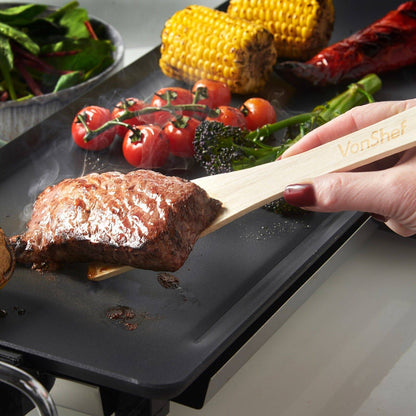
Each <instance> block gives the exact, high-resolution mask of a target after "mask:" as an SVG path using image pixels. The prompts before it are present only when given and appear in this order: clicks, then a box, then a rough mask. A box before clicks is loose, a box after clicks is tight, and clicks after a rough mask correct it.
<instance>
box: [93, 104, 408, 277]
mask: <svg viewBox="0 0 416 416" xmlns="http://www.w3.org/2000/svg"><path fill="white" fill-rule="evenodd" d="M415 144H416V107H415V108H411V109H409V110H406V111H403V112H401V113H399V114H397V115H395V116H392V117H390V118H387V119H385V120H383V121H380V122H379V123H376V124H373V125H372V126H369V127H366V128H364V129H362V130H359V131H356V132H354V133H352V134H349V135H347V136H344V137H341V138H339V139H337V140H334V141H331V142H329V143H326V144H324V145H321V146H319V147H317V148H314V149H312V150H309V151H307V152H304V153H301V154H298V155H295V156H292V157H290V158H287V159H282V160H279V161H276V162H271V163H267V164H264V165H261V166H257V167H254V168H250V169H244V170H240V171H235V172H231V173H224V174H220V175H213V176H206V177H202V178H198V179H196V180H194V182H195V183H196V184H197V185H199V186H200V187H201V188H204V189H205V190H206V191H207V192H208V194H209V195H210V196H211V197H213V198H216V199H218V200H220V201H221V202H222V203H223V209H222V211H221V212H220V214H219V216H218V217H217V219H216V220H215V221H214V222H213V223H212V224H211V225H210V226H209V227H208V228H207V229H206V230H205V231H204V232H202V234H201V237H202V236H204V235H207V234H209V233H211V232H213V231H215V230H217V229H219V228H221V227H223V226H224V225H226V224H228V223H230V222H231V221H234V220H235V219H237V218H239V217H241V216H243V215H245V214H246V213H248V212H250V211H253V210H255V209H257V208H259V207H261V206H263V205H264V204H266V203H269V202H271V201H273V200H275V199H277V198H280V197H281V196H282V195H283V191H284V189H285V188H286V186H287V185H289V184H295V183H301V182H305V181H307V180H308V179H311V178H314V177H317V176H320V175H323V174H326V173H330V172H340V171H348V170H353V169H355V168H358V167H361V166H364V165H367V164H369V163H371V162H374V161H376V160H379V159H382V158H385V157H387V156H390V155H392V154H395V153H398V152H401V151H403V150H406V149H409V148H411V147H413V146H414V145H415ZM129 269H130V268H129V267H117V266H114V265H105V264H91V265H90V266H89V270H88V278H89V279H91V280H103V279H107V278H109V277H111V276H115V275H117V274H120V273H122V272H125V271H127V270H129Z"/></svg>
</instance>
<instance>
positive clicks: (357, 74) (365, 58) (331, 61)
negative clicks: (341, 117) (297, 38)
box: [275, 1, 416, 86]
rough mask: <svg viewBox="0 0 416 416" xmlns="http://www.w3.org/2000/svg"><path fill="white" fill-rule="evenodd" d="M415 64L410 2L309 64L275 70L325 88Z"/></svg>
mask: <svg viewBox="0 0 416 416" xmlns="http://www.w3.org/2000/svg"><path fill="white" fill-rule="evenodd" d="M414 63H416V1H408V2H406V3H403V4H401V5H400V6H399V7H398V8H397V9H396V10H393V11H390V12H389V13H387V14H386V15H385V16H384V17H383V18H381V19H380V20H377V21H376V22H374V23H373V24H371V25H370V26H368V27H366V28H364V29H362V30H360V31H358V32H356V33H354V34H353V35H351V36H350V37H348V38H346V39H344V40H342V41H340V42H337V43H335V44H333V45H331V46H328V47H327V48H325V49H323V50H322V51H321V52H320V53H318V54H317V55H315V56H314V57H313V58H311V59H310V60H309V61H306V62H295V61H286V62H281V63H278V64H277V65H276V68H275V69H276V72H277V73H278V74H279V75H281V76H282V77H283V78H285V79H287V80H289V81H291V82H294V83H297V84H298V83H302V84H305V83H306V84H309V85H313V86H325V85H334V84H338V83H341V82H345V81H353V80H356V79H359V78H361V77H363V76H365V75H367V74H370V73H376V74H380V73H383V72H388V71H392V70H395V69H399V68H402V67H404V66H408V65H412V64H414Z"/></svg>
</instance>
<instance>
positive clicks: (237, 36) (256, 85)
mask: <svg viewBox="0 0 416 416" xmlns="http://www.w3.org/2000/svg"><path fill="white" fill-rule="evenodd" d="M161 37H162V46H161V59H160V62H159V64H160V68H161V70H162V72H163V73H164V74H165V75H167V76H169V77H171V78H175V79H179V80H183V81H185V82H189V83H191V82H195V81H197V80H199V79H204V78H207V79H212V80H216V81H221V82H225V83H226V84H227V85H228V86H229V88H230V90H231V92H233V93H238V94H248V93H252V92H256V91H258V90H260V89H261V88H262V87H263V86H264V85H265V83H266V80H267V78H268V76H269V75H270V73H271V72H272V69H273V65H274V64H275V62H276V58H277V55H276V50H275V45H274V41H273V35H272V34H271V33H270V32H269V31H268V30H266V29H265V28H264V27H263V26H261V25H258V24H256V23H253V22H248V21H246V20H243V19H239V18H234V17H231V16H229V15H228V14H227V13H225V12H221V11H218V10H214V9H211V8H208V7H204V6H196V5H192V6H189V7H187V8H185V9H183V10H180V11H178V12H176V13H175V14H174V15H173V16H172V17H171V18H170V19H169V20H168V21H167V22H166V23H165V27H164V29H163V31H162V35H161Z"/></svg>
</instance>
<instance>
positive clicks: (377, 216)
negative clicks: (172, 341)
mask: <svg viewBox="0 0 416 416" xmlns="http://www.w3.org/2000/svg"><path fill="white" fill-rule="evenodd" d="M369 214H370V215H371V216H372V217H373V218H374V219H375V220H376V221H380V222H387V221H388V220H389V219H388V218H387V217H385V216H384V215H380V214H373V213H372V212H370V213H369Z"/></svg>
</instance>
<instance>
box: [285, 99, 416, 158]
mask: <svg viewBox="0 0 416 416" xmlns="http://www.w3.org/2000/svg"><path fill="white" fill-rule="evenodd" d="M413 106H416V99H411V100H405V101H383V102H379V103H371V104H366V105H362V106H358V107H354V108H353V109H351V110H350V111H347V112H346V113H344V114H342V115H340V116H338V117H336V118H335V119H333V120H331V121H329V122H328V123H326V124H324V125H323V126H320V127H318V128H316V129H314V130H312V131H311V132H310V133H308V134H306V135H305V137H303V138H302V139H301V140H300V141H299V142H297V143H295V144H294V145H293V146H291V147H290V148H289V149H288V150H287V151H286V152H285V153H283V155H282V158H286V157H289V156H293V155H295V154H298V153H302V152H305V151H307V150H310V149H313V148H314V147H317V146H320V145H321V144H324V143H327V142H329V141H332V140H334V139H337V138H339V137H342V136H345V135H346V134H349V133H352V132H354V131H356V130H359V129H362V128H364V127H367V126H370V125H372V124H374V123H377V122H378V121H381V120H384V119H385V118H387V117H390V116H393V115H395V114H398V113H400V112H402V111H404V110H406V109H407V108H410V107H413Z"/></svg>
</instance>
